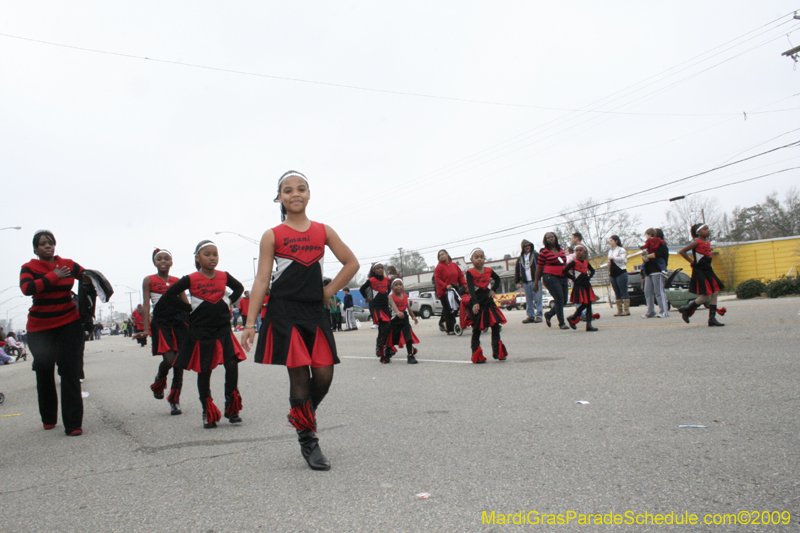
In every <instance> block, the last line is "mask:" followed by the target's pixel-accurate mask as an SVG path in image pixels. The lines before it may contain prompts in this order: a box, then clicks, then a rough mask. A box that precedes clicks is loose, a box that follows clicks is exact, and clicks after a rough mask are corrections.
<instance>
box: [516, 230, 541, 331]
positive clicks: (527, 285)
mask: <svg viewBox="0 0 800 533" xmlns="http://www.w3.org/2000/svg"><path fill="white" fill-rule="evenodd" d="M538 261H539V254H538V253H536V250H534V249H533V243H532V242H530V241H529V240H527V239H522V254H521V255H520V256H519V258H518V259H517V266H516V268H515V269H514V282H515V283H516V284H517V287H518V288H520V289H523V290H524V291H525V308H526V311H527V313H528V317H527V318H526V319H525V320H523V321H522V323H523V324H531V323H534V322H535V323H537V324H538V323H540V322H541V321H542V289H541V287H537V289H538V290H536V291H534V290H533V283H534V277H535V276H536V263H537V262H538Z"/></svg>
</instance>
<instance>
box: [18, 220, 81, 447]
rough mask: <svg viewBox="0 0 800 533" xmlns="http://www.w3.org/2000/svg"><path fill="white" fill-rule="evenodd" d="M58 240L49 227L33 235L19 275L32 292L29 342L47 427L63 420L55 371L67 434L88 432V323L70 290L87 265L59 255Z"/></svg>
mask: <svg viewBox="0 0 800 533" xmlns="http://www.w3.org/2000/svg"><path fill="white" fill-rule="evenodd" d="M55 247H56V238H55V237H54V236H53V233H52V232H50V231H47V230H40V231H37V232H36V233H35V234H34V236H33V253H34V254H36V256H37V257H38V259H32V260H31V261H28V262H27V263H25V264H24V265H22V269H21V270H20V273H19V286H20V288H21V289H22V294H25V295H26V296H33V305H32V306H31V308H30V310H29V311H28V326H27V327H28V346H29V347H30V349H31V354H32V355H33V370H34V371H35V372H36V390H37V392H38V396H39V414H40V415H41V417H42V424H43V425H44V429H53V428H54V427H56V422H57V421H58V394H57V392H56V381H55V375H54V370H55V367H56V366H58V375H59V376H60V377H61V418H62V420H63V421H64V431H65V432H66V434H67V435H69V436H72V437H76V436H78V435H81V434H83V430H82V429H81V425H82V424H83V398H82V397H81V381H80V380H81V375H82V373H83V345H84V337H83V327H82V326H81V321H80V315H79V314H78V309H77V307H75V304H74V303H73V302H72V296H71V294H70V292H71V290H72V285H73V283H74V282H75V280H80V279H81V276H82V274H83V267H81V266H80V265H79V264H78V263H76V262H74V261H73V260H72V259H64V258H63V257H59V256H57V255H55Z"/></svg>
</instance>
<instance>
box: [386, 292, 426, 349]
mask: <svg viewBox="0 0 800 533" xmlns="http://www.w3.org/2000/svg"><path fill="white" fill-rule="evenodd" d="M389 298H391V299H392V300H394V305H396V306H397V310H398V311H400V312H401V313H403V318H400V317H398V316H397V315H396V314H395V312H394V309H392V320H391V321H390V322H389V335H388V337H387V339H386V346H387V347H389V348H393V347H395V346H399V347H400V348H402V347H403V346H405V347H406V349H407V350H408V355H413V354H414V351H415V350H414V347H413V345H414V344H419V339H418V338H417V336H416V335H415V334H414V330H413V329H411V320H410V317H409V315H408V295H407V294H405V293H403V296H402V297H400V298H398V297H397V296H395V295H394V293H392V294H390V295H389Z"/></svg>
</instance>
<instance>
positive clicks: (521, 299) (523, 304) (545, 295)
mask: <svg viewBox="0 0 800 533" xmlns="http://www.w3.org/2000/svg"><path fill="white" fill-rule="evenodd" d="M554 305H555V302H554V301H553V297H552V296H550V293H549V292H547V289H544V288H543V289H542V307H547V308H549V309H552V308H553V306H554ZM527 308H528V302H527V298H525V294H524V293H520V294H517V309H527Z"/></svg>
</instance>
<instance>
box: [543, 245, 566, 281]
mask: <svg viewBox="0 0 800 533" xmlns="http://www.w3.org/2000/svg"><path fill="white" fill-rule="evenodd" d="M536 265H537V266H540V267H542V273H543V274H552V275H553V276H560V277H562V278H563V277H564V267H565V266H567V257H566V256H565V255H564V250H559V251H558V252H553V251H551V250H549V249H547V248H542V249H541V250H539V261H537V262H536Z"/></svg>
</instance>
